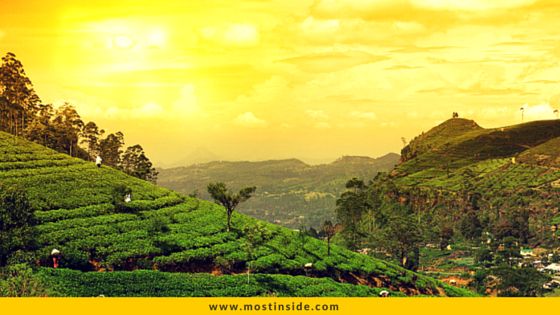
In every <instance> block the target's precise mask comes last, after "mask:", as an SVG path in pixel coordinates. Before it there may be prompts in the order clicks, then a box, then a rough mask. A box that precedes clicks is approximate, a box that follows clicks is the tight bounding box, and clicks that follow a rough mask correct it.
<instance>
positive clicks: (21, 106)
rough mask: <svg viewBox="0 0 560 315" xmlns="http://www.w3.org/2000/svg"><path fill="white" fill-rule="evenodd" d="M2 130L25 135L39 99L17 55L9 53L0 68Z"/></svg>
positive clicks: (0, 117) (0, 120)
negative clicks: (24, 132)
mask: <svg viewBox="0 0 560 315" xmlns="http://www.w3.org/2000/svg"><path fill="white" fill-rule="evenodd" d="M0 97H1V98H3V101H0V130H4V131H8V132H10V133H12V134H14V135H21V134H23V130H24V129H25V128H26V126H27V124H28V123H29V121H31V120H32V117H33V115H34V113H35V111H36V106H37V104H39V103H40V100H39V97H38V96H37V94H36V93H35V90H34V89H33V85H32V84H31V80H30V79H29V78H28V77H27V75H26V74H25V71H24V70H23V65H22V63H21V62H20V61H19V60H18V59H17V58H16V55H15V54H13V53H11V52H8V53H7V54H6V56H4V57H2V65H1V66H0Z"/></svg>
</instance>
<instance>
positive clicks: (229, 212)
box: [227, 209, 233, 232]
mask: <svg viewBox="0 0 560 315" xmlns="http://www.w3.org/2000/svg"><path fill="white" fill-rule="evenodd" d="M232 213H233V211H231V210H229V209H227V231H228V232H229V230H230V229H231V214H232Z"/></svg>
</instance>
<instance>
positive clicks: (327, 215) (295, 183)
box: [158, 153, 400, 229]
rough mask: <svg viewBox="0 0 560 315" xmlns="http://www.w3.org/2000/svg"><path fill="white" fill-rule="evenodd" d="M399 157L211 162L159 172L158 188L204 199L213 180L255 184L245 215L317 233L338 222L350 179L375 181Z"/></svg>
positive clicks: (243, 207) (242, 209)
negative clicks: (340, 199) (340, 201)
mask: <svg viewBox="0 0 560 315" xmlns="http://www.w3.org/2000/svg"><path fill="white" fill-rule="evenodd" d="M399 158H400V157H399V155H397V154H394V153H391V154H387V155H385V156H383V157H379V158H377V159H373V158H370V157H361V156H344V157H341V158H340V159H338V160H336V161H334V162H332V163H330V164H322V165H314V166H312V165H308V164H305V163H304V162H302V161H300V160H296V159H289V160H272V161H260V162H210V163H204V164H195V165H191V166H188V167H178V168H171V169H160V170H159V176H158V184H160V185H161V186H164V187H167V188H170V189H173V190H176V191H179V192H181V193H184V194H190V193H192V192H193V191H198V195H199V197H201V198H204V199H209V198H210V197H209V195H208V194H207V192H206V187H207V185H208V184H209V183H211V182H216V181H221V182H225V183H226V184H227V185H228V186H230V187H233V188H235V189H239V188H242V187H245V186H253V185H255V186H257V187H258V189H257V192H256V195H255V196H254V197H253V198H251V199H250V200H249V201H248V202H246V203H244V204H241V206H240V209H239V210H240V212H242V213H245V214H248V215H251V216H253V217H256V218H259V219H262V220H266V221H269V222H274V223H277V224H280V225H283V226H286V227H290V228H300V227H301V225H304V226H312V227H314V228H316V229H318V228H319V227H320V225H321V224H322V223H323V222H324V221H325V220H334V209H335V207H336V199H337V198H338V196H339V195H340V194H341V193H342V192H343V191H344V185H345V183H346V181H347V180H348V179H350V178H352V177H359V178H373V177H374V176H375V175H376V174H377V173H378V172H380V171H389V170H391V169H392V168H393V167H394V166H395V165H396V164H397V162H398V161H399Z"/></svg>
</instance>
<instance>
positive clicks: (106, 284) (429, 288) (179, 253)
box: [0, 132, 472, 296]
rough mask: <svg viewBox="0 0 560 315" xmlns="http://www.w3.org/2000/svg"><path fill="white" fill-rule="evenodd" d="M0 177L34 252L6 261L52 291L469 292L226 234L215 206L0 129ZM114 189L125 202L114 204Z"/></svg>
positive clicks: (247, 227) (281, 235)
mask: <svg viewBox="0 0 560 315" xmlns="http://www.w3.org/2000/svg"><path fill="white" fill-rule="evenodd" d="M282 163H284V165H285V166H286V165H295V166H297V165H298V163H297V162H294V161H288V162H282ZM0 183H1V184H2V185H4V186H11V185H16V186H19V187H21V188H22V189H24V190H25V191H26V192H27V195H28V198H29V200H30V203H31V206H32V207H33V209H34V210H35V216H36V222H37V223H36V226H35V227H36V231H37V237H36V247H35V249H33V250H27V251H23V252H22V251H19V252H17V253H16V254H15V255H13V257H11V259H10V260H9V261H10V262H11V264H12V265H14V264H16V263H22V262H28V263H31V264H33V265H35V267H36V271H35V274H36V275H37V276H38V277H39V278H40V279H41V281H42V282H43V283H44V285H45V286H46V288H47V292H48V293H47V294H48V295H52V296H97V295H100V294H103V295H105V296H156V295H157V296H254V295H267V296H271V295H272V296H274V295H278V296H371V295H377V293H378V292H379V290H380V289H381V288H387V289H389V290H391V291H392V292H394V294H395V295H403V294H404V295H417V294H427V295H438V296H469V295H472V293H470V292H469V291H466V290H463V289H459V288H455V287H451V286H448V285H445V284H443V283H442V282H439V281H437V280H434V279H432V278H429V277H426V276H424V275H421V274H418V273H415V272H412V271H408V270H405V269H403V268H401V267H399V266H397V265H395V264H392V263H389V262H385V261H382V260H378V259H374V258H371V257H368V256H365V255H361V254H358V253H354V252H351V251H348V250H346V249H343V248H341V247H337V246H333V247H332V249H331V255H327V246H326V244H325V243H324V242H322V241H320V240H317V239H313V238H310V237H307V236H305V235H303V234H299V233H297V232H295V231H292V230H289V229H287V228H283V227H280V226H277V225H273V224H269V223H265V222H261V221H259V220H257V219H254V218H251V217H248V216H246V215H242V214H238V213H235V214H234V216H233V227H234V228H233V229H232V231H231V232H226V229H225V211H224V209H223V208H222V207H220V206H217V205H216V204H213V203H210V202H207V201H204V200H199V199H195V198H189V197H184V196H181V195H180V194H178V193H176V192H173V191H171V190H169V189H166V188H162V187H158V186H154V185H152V184H150V183H148V182H145V181H142V180H139V179H136V178H133V177H130V176H127V175H125V174H124V173H122V172H119V171H117V170H114V169H112V168H109V167H105V166H103V167H101V168H97V167H96V166H95V165H94V164H93V163H90V162H85V161H82V160H80V159H76V158H71V157H69V156H67V155H64V154H60V153H57V152H55V151H53V150H50V149H47V148H45V147H42V146H40V145H37V144H34V143H31V142H28V141H25V140H23V139H20V138H15V137H13V136H11V135H8V134H6V133H1V132H0ZM123 185H124V186H126V187H128V188H130V189H132V201H131V202H130V203H128V204H127V206H126V207H124V208H121V207H115V206H114V205H113V194H114V192H115V188H116V187H119V186H123ZM53 248H56V249H59V250H60V251H61V253H62V259H61V262H60V265H61V268H59V269H56V270H54V269H52V268H49V267H48V266H50V265H51V264H52V263H51V261H50V257H49V255H50V252H51V250H52V249H53ZM308 263H311V264H312V266H311V267H308V268H304V265H305V264H308ZM96 271H97V272H96ZM247 271H250V274H249V275H248V274H247Z"/></svg>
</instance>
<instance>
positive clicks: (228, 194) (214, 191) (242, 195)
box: [208, 182, 257, 232]
mask: <svg viewBox="0 0 560 315" xmlns="http://www.w3.org/2000/svg"><path fill="white" fill-rule="evenodd" d="M256 190H257V187H254V186H253V187H246V188H243V189H241V190H240V191H239V192H238V193H237V194H234V193H233V192H232V191H231V190H229V189H228V188H227V187H226V184H224V183H219V182H218V183H211V184H208V193H209V194H210V196H211V197H212V199H214V201H216V202H217V203H219V204H221V205H222V206H224V208H225V209H226V214H227V231H228V232H229V231H230V229H231V215H232V214H233V211H234V210H235V208H236V207H237V206H238V205H239V203H241V202H244V201H247V200H248V199H249V198H251V196H252V194H253V193H254V192H255V191H256Z"/></svg>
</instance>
